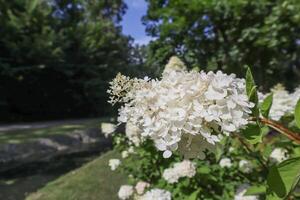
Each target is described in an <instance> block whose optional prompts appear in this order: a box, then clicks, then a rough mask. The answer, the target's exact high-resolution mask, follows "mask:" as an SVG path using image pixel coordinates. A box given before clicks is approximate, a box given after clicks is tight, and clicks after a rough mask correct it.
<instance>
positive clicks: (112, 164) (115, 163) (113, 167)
mask: <svg viewBox="0 0 300 200" xmlns="http://www.w3.org/2000/svg"><path fill="white" fill-rule="evenodd" d="M120 164H121V161H120V160H119V159H110V160H109V161H108V165H109V167H110V169H111V170H112V171H115V170H116V169H117V168H118V167H119V165H120Z"/></svg>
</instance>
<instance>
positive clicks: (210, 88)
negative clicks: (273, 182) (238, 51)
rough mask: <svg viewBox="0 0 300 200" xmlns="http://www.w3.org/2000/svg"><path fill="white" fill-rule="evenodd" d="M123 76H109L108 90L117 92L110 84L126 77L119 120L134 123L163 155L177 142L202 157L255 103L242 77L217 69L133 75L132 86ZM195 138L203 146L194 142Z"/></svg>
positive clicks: (185, 151)
mask: <svg viewBox="0 0 300 200" xmlns="http://www.w3.org/2000/svg"><path fill="white" fill-rule="evenodd" d="M122 79H125V80H126V81H113V83H112V87H111V90H110V93H111V94H112V95H115V94H118V93H119V92H118V91H123V90H121V89H120V88H122V86H120V85H114V83H118V84H119V83H123V82H125V83H126V86H125V87H126V91H127V92H128V93H129V95H127V94H125V96H126V98H125V99H126V100H122V102H126V103H125V105H124V106H123V107H121V109H120V110H119V118H118V120H119V122H124V123H131V124H134V125H136V126H137V127H138V129H139V130H140V133H139V134H140V137H138V138H144V137H149V138H151V139H152V140H153V141H154V143H155V145H156V147H157V148H158V149H159V150H161V151H164V154H163V156H164V157H165V158H167V157H170V156H171V155H172V151H175V150H177V149H178V147H179V149H181V150H182V151H181V152H182V153H183V154H186V155H187V157H190V156H191V155H193V156H197V155H199V157H202V158H203V157H204V153H203V152H204V151H205V150H211V149H213V148H214V147H213V146H214V145H215V144H216V143H218V142H219V141H220V140H221V138H222V137H223V135H222V134H221V133H223V134H225V135H227V136H228V135H229V134H230V133H232V132H235V131H238V130H239V129H241V128H243V127H244V126H245V125H246V124H247V123H248V121H247V120H248V117H249V113H250V112H251V109H250V108H251V107H253V106H254V105H253V104H252V103H251V102H249V101H248V97H247V95H246V92H245V80H244V79H239V78H236V77H235V75H234V74H231V75H227V74H224V73H222V72H221V71H218V72H216V73H214V72H208V73H205V72H200V73H198V72H195V71H191V72H187V71H184V70H181V71H180V70H177V71H176V70H173V71H171V70H170V71H168V72H167V73H164V74H163V76H162V79H161V80H149V79H143V80H137V79H135V80H134V81H133V82H135V84H132V85H135V86H134V87H133V88H132V90H129V89H128V88H127V87H128V86H127V85H128V84H127V82H128V81H129V79H127V78H122ZM137 83H140V84H142V86H138V84H137ZM115 88H117V90H118V91H116V92H115V91H114V90H115ZM137 88H138V89H137ZM123 95H124V94H123ZM130 98H131V100H130ZM116 99H121V97H120V95H119V96H118V98H116ZM195 140H196V141H202V142H201V143H202V144H203V145H201V146H200V145H199V143H198V145H192V144H193V141H195ZM193 147H195V148H193Z"/></svg>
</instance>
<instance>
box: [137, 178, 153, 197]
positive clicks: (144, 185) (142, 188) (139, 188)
mask: <svg viewBox="0 0 300 200" xmlns="http://www.w3.org/2000/svg"><path fill="white" fill-rule="evenodd" d="M148 187H150V184H149V183H147V182H144V181H139V182H138V183H137V184H136V185H135V190H136V193H137V194H138V195H142V194H144V192H145V189H146V188H148Z"/></svg>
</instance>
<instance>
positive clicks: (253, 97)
mask: <svg viewBox="0 0 300 200" xmlns="http://www.w3.org/2000/svg"><path fill="white" fill-rule="evenodd" d="M249 101H251V102H252V103H254V107H253V108H252V114H253V116H255V117H259V109H258V107H257V104H258V95H257V90H256V86H254V87H253V88H252V90H251V92H250V96H249Z"/></svg>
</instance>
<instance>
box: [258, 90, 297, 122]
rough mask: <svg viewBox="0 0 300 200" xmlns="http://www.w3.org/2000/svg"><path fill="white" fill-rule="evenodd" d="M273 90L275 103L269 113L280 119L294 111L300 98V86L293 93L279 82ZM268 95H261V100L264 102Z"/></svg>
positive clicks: (274, 118)
mask: <svg viewBox="0 0 300 200" xmlns="http://www.w3.org/2000/svg"><path fill="white" fill-rule="evenodd" d="M271 92H272V93H273V103H272V107H271V109H270V114H269V117H270V118H271V119H273V120H275V121H278V120H280V118H281V117H282V116H284V115H286V114H292V113H293V112H294V109H295V106H296V104H297V101H298V100H299V98H300V87H298V88H296V89H295V90H294V92H293V93H289V92H288V91H287V90H286V89H285V87H284V86H283V85H281V84H277V85H275V86H274V87H273V88H272V89H271ZM267 95H268V94H267ZM267 95H259V96H260V101H261V102H262V100H263V98H264V97H266V96H267Z"/></svg>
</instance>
